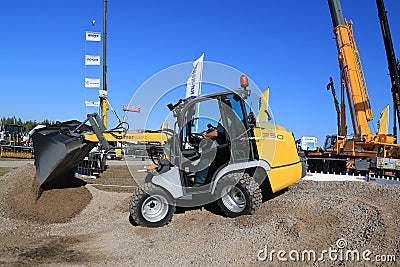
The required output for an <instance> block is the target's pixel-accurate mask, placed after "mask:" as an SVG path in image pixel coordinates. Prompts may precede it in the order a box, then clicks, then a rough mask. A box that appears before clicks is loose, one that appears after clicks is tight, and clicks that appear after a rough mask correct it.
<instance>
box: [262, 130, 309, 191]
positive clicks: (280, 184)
mask: <svg viewBox="0 0 400 267" xmlns="http://www.w3.org/2000/svg"><path fill="white" fill-rule="evenodd" d="M254 135H255V138H256V143H257V149H258V151H259V157H260V159H262V160H265V161H267V162H268V163H269V164H270V165H271V170H270V171H269V173H268V178H269V181H270V184H271V188H272V191H273V192H276V191H279V190H281V189H283V188H286V187H288V186H290V185H291V184H293V183H295V182H296V181H298V180H299V179H301V178H302V175H303V167H302V163H301V162H300V158H299V156H298V153H297V149H296V144H295V140H294V137H293V134H292V133H291V132H289V131H287V130H286V129H285V128H284V127H282V126H279V125H274V124H270V123H261V124H259V127H256V128H255V129H254Z"/></svg>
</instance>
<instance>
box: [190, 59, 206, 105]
mask: <svg viewBox="0 0 400 267" xmlns="http://www.w3.org/2000/svg"><path fill="white" fill-rule="evenodd" d="M203 59H204V53H203V54H202V55H201V56H200V57H199V58H198V59H197V60H196V61H195V62H193V70H192V73H190V75H189V78H188V80H187V83H186V98H189V97H192V96H198V95H199V94H200V85H201V75H202V73H203Z"/></svg>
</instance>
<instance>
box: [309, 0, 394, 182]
mask: <svg viewBox="0 0 400 267" xmlns="http://www.w3.org/2000/svg"><path fill="white" fill-rule="evenodd" d="M377 2H381V1H377ZM328 3H329V8H330V12H331V17H332V22H333V26H334V33H335V37H336V38H335V39H336V45H337V49H338V60H339V68H340V72H341V76H342V77H341V79H342V81H343V84H344V88H345V89H346V90H345V91H346V97H347V100H348V107H349V113H350V118H351V121H352V126H353V131H354V134H353V135H352V136H349V135H346V131H345V129H346V128H345V127H346V126H345V124H344V121H343V120H342V121H341V124H340V125H339V124H338V128H339V130H340V131H339V134H338V135H329V136H327V137H326V140H325V145H324V150H323V152H321V153H320V154H319V155H316V154H314V155H313V156H312V157H309V158H308V160H307V163H308V166H309V170H310V171H311V172H314V171H318V172H320V171H323V172H328V173H343V174H344V173H361V174H367V173H375V174H378V175H390V176H393V175H397V176H399V175H400V173H399V171H400V161H399V160H398V158H399V155H400V153H399V152H400V147H399V145H397V144H395V142H396V137H395V135H390V134H380V133H372V132H371V130H370V127H369V125H368V123H369V122H370V121H372V120H373V118H374V117H373V114H372V109H371V105H370V101H369V97H368V90H367V86H366V80H365V77H364V71H363V68H362V65H361V60H360V54H359V50H358V49H357V46H356V42H355V38H354V33H353V29H352V24H353V23H352V21H350V22H347V21H346V20H345V19H344V18H343V14H342V8H341V6H340V1H339V0H328ZM397 94H398V93H397ZM342 97H343V96H342ZM341 113H342V115H344V114H343V110H341ZM339 126H340V127H339Z"/></svg>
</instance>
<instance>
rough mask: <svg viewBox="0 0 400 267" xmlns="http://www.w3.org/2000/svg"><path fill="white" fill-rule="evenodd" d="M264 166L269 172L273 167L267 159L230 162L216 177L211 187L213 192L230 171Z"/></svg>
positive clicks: (266, 171)
mask: <svg viewBox="0 0 400 267" xmlns="http://www.w3.org/2000/svg"><path fill="white" fill-rule="evenodd" d="M254 167H257V168H263V169H264V170H265V173H268V171H269V170H270V169H271V166H270V165H269V164H268V162H266V161H265V160H254V161H250V162H239V163H232V164H229V165H228V166H226V167H224V168H222V169H221V170H220V171H219V172H218V174H217V175H216V177H215V180H214V182H213V185H212V188H211V194H214V193H215V189H216V187H217V184H218V181H219V180H220V179H221V178H222V177H223V176H224V175H225V174H227V173H230V172H235V171H244V170H246V169H249V168H254Z"/></svg>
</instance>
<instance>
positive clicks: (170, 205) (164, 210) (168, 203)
mask: <svg viewBox="0 0 400 267" xmlns="http://www.w3.org/2000/svg"><path fill="white" fill-rule="evenodd" d="M174 212H175V203H174V201H173V198H172V196H171V195H170V194H169V193H168V192H166V191H165V190H164V189H162V188H161V187H159V186H156V185H154V184H152V183H145V184H144V185H143V186H141V187H138V188H137V189H136V190H135V192H134V193H133V195H132V201H131V204H130V217H131V221H132V222H133V223H134V224H135V225H141V226H146V227H161V226H164V225H166V224H168V223H169V222H170V221H171V219H172V216H173V215H174Z"/></svg>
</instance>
